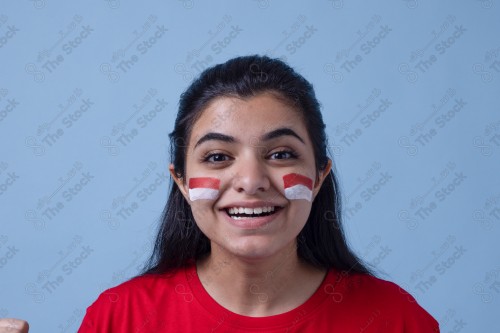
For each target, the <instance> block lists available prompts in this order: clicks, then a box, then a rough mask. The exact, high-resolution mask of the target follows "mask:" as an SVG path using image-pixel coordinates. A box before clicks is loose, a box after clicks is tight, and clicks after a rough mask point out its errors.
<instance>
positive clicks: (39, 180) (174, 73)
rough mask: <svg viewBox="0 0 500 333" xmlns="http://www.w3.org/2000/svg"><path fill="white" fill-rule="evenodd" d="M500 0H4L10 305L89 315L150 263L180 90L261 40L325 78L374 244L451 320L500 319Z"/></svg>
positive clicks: (40, 324) (44, 321) (0, 234)
mask: <svg viewBox="0 0 500 333" xmlns="http://www.w3.org/2000/svg"><path fill="white" fill-rule="evenodd" d="M499 6H500V4H499V3H498V1H494V0H491V1H483V0H467V1H466V0H464V1H428V0H427V1H421V0H415V1H411V0H400V1H395V0H394V1H384V2H373V3H372V2H367V1H309V2H306V1H272V0H269V1H265V0H262V1H255V0H253V1H250V0H246V1H238V2H236V1H233V2H230V1H210V2H208V1H207V2H203V1H198V0H193V1H183V0H177V1H141V2H134V3H131V2H125V1H110V0H103V1H85V2H76V1H51V0H45V1H44V0H40V1H36V0H30V1H26V0H25V1H1V2H0V22H1V25H0V147H1V151H0V205H1V209H0V225H1V227H0V317H5V316H9V317H21V318H25V319H27V320H28V321H29V322H30V324H31V327H32V331H33V332H71V331H76V329H77V328H78V326H79V324H80V321H81V319H82V317H83V315H84V313H85V309H86V307H87V306H88V305H90V304H91V303H92V302H93V301H94V300H95V298H96V297H97V295H98V294H99V293H100V292H101V291H103V290H104V289H105V288H109V287H111V286H114V285H116V284H118V283H120V282H121V281H124V280H125V279H127V278H129V277H131V276H134V275H135V274H137V272H138V270H139V269H140V268H141V267H142V264H143V263H144V261H145V259H146V258H147V256H148V255H149V253H150V251H151V241H152V239H153V237H154V234H155V230H156V225H157V221H158V217H159V216H160V213H161V211H162V209H163V206H164V204H165V201H166V198H167V189H168V185H169V178H168V177H167V175H168V173H167V166H168V163H169V155H168V133H169V132H170V131H171V130H172V128H173V121H174V119H175V115H176V109H177V103H178V98H179V95H180V93H181V92H182V91H183V90H184V89H185V88H186V87H187V85H188V84H189V82H190V81H191V79H192V78H193V77H195V76H196V75H198V74H199V73H200V71H202V70H203V69H204V68H206V67H207V66H211V65H214V64H216V63H220V62H223V61H225V60H227V59H229V58H231V57H234V56H238V55H246V54H255V53H259V54H267V55H270V56H274V57H280V58H283V59H285V60H286V61H288V62H289V64H290V65H292V66H293V67H294V68H296V69H297V70H298V71H299V72H300V73H302V74H303V75H304V76H305V77H306V78H307V79H308V80H310V81H311V82H312V83H313V84H314V87H315V89H316V93H317V96H318V99H319V100H320V101H321V103H322V110H323V114H324V118H325V122H326V123H327V126H328V134H329V138H330V149H331V151H332V152H333V158H334V161H335V163H336V165H337V169H338V170H337V171H338V176H339V178H340V182H341V186H342V191H343V197H344V199H345V207H344V217H345V225H346V226H345V228H346V232H347V234H348V238H349V241H350V243H351V244H352V246H353V248H354V249H355V250H356V251H357V253H359V254H360V256H361V257H362V258H363V259H365V260H366V261H368V262H370V263H372V264H373V265H374V266H376V268H377V270H378V271H379V273H380V276H381V277H383V278H385V279H388V280H391V281H394V282H396V283H398V284H400V285H401V286H403V287H404V288H405V289H406V290H408V291H409V292H410V293H412V294H413V295H414V296H415V297H416V298H417V300H418V302H419V303H420V304H421V305H422V306H423V307H424V308H426V309H427V310H428V311H429V312H430V313H431V314H432V315H433V316H434V317H435V318H436V319H438V321H439V322H440V324H441V330H442V332H451V331H454V332H459V331H463V332H493V331H499V329H500V324H499V322H498V311H499V309H500V306H499V303H500V251H499V250H500V248H499V245H498V238H499V236H500V232H499V231H500V190H499V185H500V178H499V177H498V169H499V166H500V163H499V162H500V158H499V156H500V114H499V111H500V110H499V105H500V89H499V88H500V39H499V38H498V32H499V31H500V20H499V17H500V15H499V14H500V9H499ZM144 42H146V43H144ZM157 105H158V107H157V108H156V110H157V111H155V107H156V106H157Z"/></svg>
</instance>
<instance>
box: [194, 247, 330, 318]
mask: <svg viewBox="0 0 500 333" xmlns="http://www.w3.org/2000/svg"><path fill="white" fill-rule="evenodd" d="M197 271H198V275H199V277H200V280H201V283H202V284H203V286H204V288H205V289H206V291H207V292H208V294H209V295H210V296H211V297H212V298H214V299H215V301H217V302H218V303H219V304H220V305H222V306H223V307H225V308H226V309H228V310H230V311H232V312H235V313H238V314H241V315H246V316H252V317H263V316H270V315H275V314H279V313H283V312H287V311H290V310H292V309H294V308H296V307H298V306H299V305H301V304H302V303H304V302H305V301H306V300H307V299H308V298H309V297H311V296H312V294H314V292H315V291H316V290H317V288H318V287H319V286H320V284H321V282H322V281H323V279H324V277H325V274H326V272H325V271H323V270H320V269H317V268H314V267H312V266H310V265H309V264H306V263H304V262H302V261H301V260H300V259H299V258H298V256H297V247H296V244H295V243H294V244H291V245H290V246H289V247H288V248H286V249H284V250H283V251H281V252H280V253H279V254H276V255H275V256H273V257H270V258H265V259H258V260H257V259H255V260H249V259H247V258H241V257H238V256H234V255H232V254H230V253H228V252H227V251H225V250H224V249H222V248H220V247H218V246H217V245H214V244H212V250H211V253H210V255H209V256H208V257H207V258H205V259H203V260H201V261H199V262H198V263H197Z"/></svg>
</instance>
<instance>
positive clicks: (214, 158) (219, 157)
mask: <svg viewBox="0 0 500 333" xmlns="http://www.w3.org/2000/svg"><path fill="white" fill-rule="evenodd" d="M228 160H229V156H227V155H225V154H221V153H217V154H209V155H207V156H205V158H204V159H203V161H204V162H208V163H219V162H225V161H228Z"/></svg>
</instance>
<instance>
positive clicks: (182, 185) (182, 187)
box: [168, 163, 191, 204]
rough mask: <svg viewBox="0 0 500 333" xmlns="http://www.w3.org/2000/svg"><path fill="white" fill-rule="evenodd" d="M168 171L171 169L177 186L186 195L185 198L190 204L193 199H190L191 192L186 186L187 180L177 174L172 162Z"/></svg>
mask: <svg viewBox="0 0 500 333" xmlns="http://www.w3.org/2000/svg"><path fill="white" fill-rule="evenodd" d="M168 171H170V175H171V176H172V179H173V180H174V181H175V183H176V184H177V187H178V188H179V190H180V191H181V193H182V195H183V196H184V198H185V199H186V201H187V202H188V203H189V204H190V203H191V201H189V194H188V190H187V188H186V182H185V180H184V178H182V177H178V176H177V174H176V173H175V169H174V165H173V164H172V163H170V165H169V166H168Z"/></svg>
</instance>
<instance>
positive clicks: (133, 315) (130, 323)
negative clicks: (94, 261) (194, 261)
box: [79, 269, 186, 333]
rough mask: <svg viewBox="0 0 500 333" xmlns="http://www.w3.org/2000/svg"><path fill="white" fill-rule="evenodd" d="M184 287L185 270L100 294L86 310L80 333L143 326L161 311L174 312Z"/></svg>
mask: <svg viewBox="0 0 500 333" xmlns="http://www.w3.org/2000/svg"><path fill="white" fill-rule="evenodd" d="M185 288H186V273H185V270H184V269H179V270H177V271H175V272H171V273H164V274H147V275H142V276H138V277H135V278H132V279H130V280H128V281H126V282H123V283H121V284H119V285H118V286H116V287H113V288H110V289H107V290H105V291H103V292H102V293H101V294H100V295H99V297H98V298H97V299H96V300H95V301H94V302H93V303H92V305H90V306H89V307H88V308H87V313H86V315H85V317H84V319H83V322H82V324H81V328H80V330H79V332H85V333H86V332H109V331H110V330H114V331H116V332H126V331H127V329H126V327H135V326H137V327H140V325H142V323H149V321H150V320H151V318H156V317H158V311H160V310H165V311H169V310H170V311H171V310H172V307H173V306H172V304H175V302H172V300H175V299H176V298H178V297H179V295H180V294H182V292H183V291H184V290H186V289H185ZM125 318H126V319H125ZM122 326H123V327H122Z"/></svg>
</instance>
